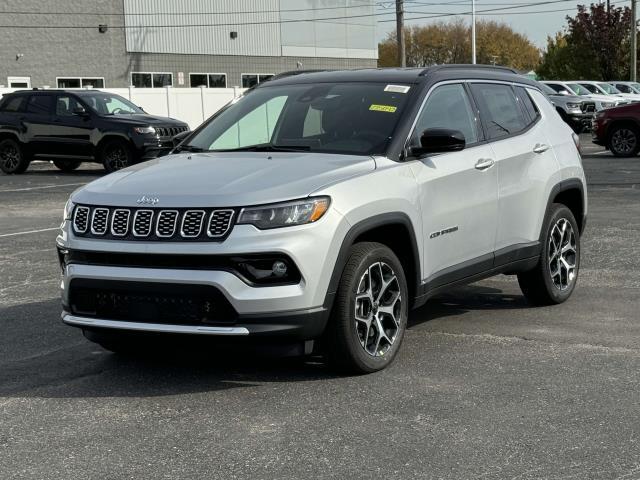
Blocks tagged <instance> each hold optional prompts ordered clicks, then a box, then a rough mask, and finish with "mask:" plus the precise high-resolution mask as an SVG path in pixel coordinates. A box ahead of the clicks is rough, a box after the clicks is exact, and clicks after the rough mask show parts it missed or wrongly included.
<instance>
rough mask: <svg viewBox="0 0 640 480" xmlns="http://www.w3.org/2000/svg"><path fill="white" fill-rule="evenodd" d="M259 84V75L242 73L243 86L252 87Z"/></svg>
mask: <svg viewBox="0 0 640 480" xmlns="http://www.w3.org/2000/svg"><path fill="white" fill-rule="evenodd" d="M257 84H258V75H242V88H251V87H253V86H255V85H257Z"/></svg>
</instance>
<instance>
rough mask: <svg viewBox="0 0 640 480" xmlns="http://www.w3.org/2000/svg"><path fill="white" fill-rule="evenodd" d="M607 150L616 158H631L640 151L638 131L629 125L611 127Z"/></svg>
mask: <svg viewBox="0 0 640 480" xmlns="http://www.w3.org/2000/svg"><path fill="white" fill-rule="evenodd" d="M609 150H611V153H613V154H614V155H615V156H616V157H632V156H634V155H636V154H637V153H638V150H640V138H639V133H638V129H636V128H635V127H632V126H629V125H621V126H619V127H613V129H612V130H611V134H610V135H609Z"/></svg>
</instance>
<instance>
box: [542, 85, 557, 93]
mask: <svg viewBox="0 0 640 480" xmlns="http://www.w3.org/2000/svg"><path fill="white" fill-rule="evenodd" d="M538 86H539V87H540V90H542V93H544V94H545V95H558V92H556V91H555V90H554V89H553V88H551V87H550V86H549V85H545V84H544V83H538Z"/></svg>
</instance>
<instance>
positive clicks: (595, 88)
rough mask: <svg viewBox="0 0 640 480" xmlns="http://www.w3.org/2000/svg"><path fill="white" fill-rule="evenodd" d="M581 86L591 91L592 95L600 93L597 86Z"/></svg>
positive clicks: (585, 84) (582, 84)
mask: <svg viewBox="0 0 640 480" xmlns="http://www.w3.org/2000/svg"><path fill="white" fill-rule="evenodd" d="M580 85H581V86H583V87H584V88H586V89H587V90H589V91H590V92H591V93H600V92H599V91H598V89H597V87H596V86H595V85H590V84H588V83H581V84H580Z"/></svg>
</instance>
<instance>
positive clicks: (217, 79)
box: [209, 73, 227, 88]
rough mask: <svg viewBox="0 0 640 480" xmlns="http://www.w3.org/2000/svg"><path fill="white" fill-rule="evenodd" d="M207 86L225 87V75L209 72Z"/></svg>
mask: <svg viewBox="0 0 640 480" xmlns="http://www.w3.org/2000/svg"><path fill="white" fill-rule="evenodd" d="M209 87H210V88H226V87H227V76H226V75H224V74H222V73H210V74H209Z"/></svg>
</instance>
